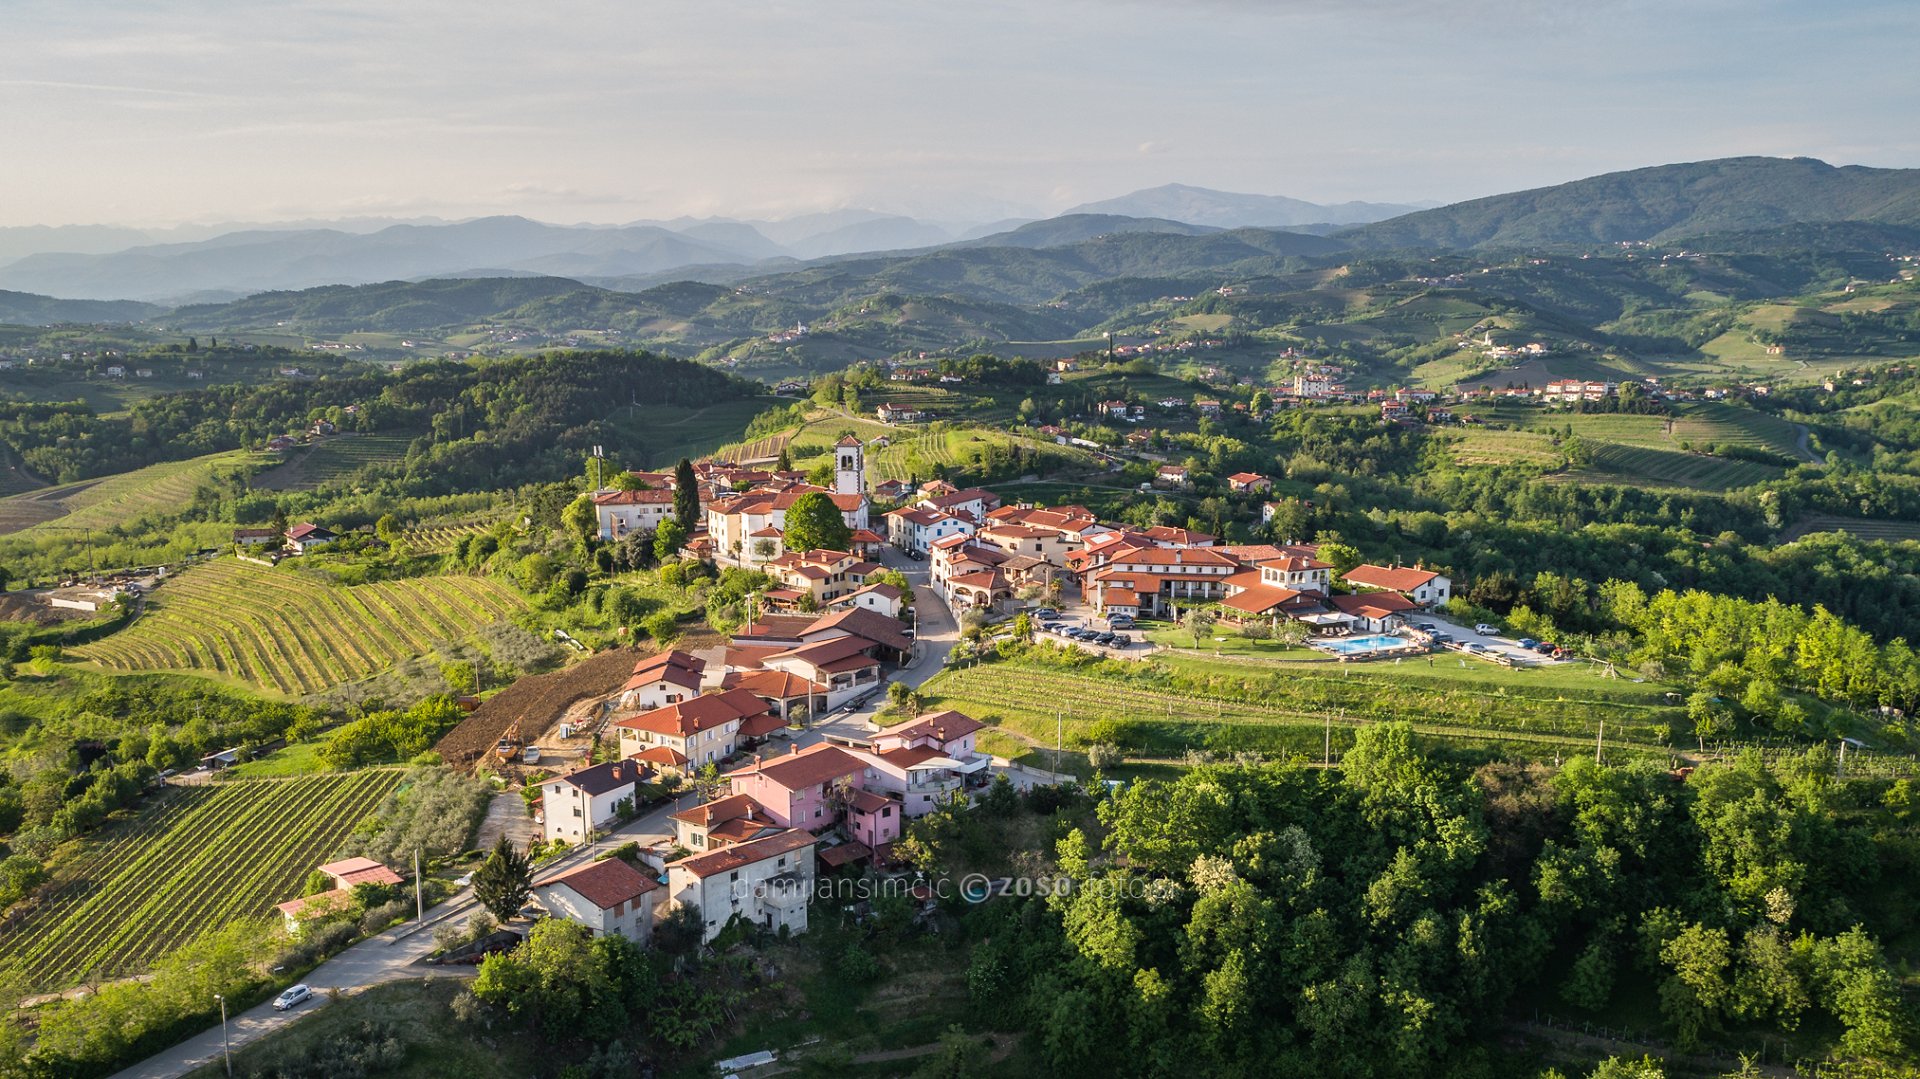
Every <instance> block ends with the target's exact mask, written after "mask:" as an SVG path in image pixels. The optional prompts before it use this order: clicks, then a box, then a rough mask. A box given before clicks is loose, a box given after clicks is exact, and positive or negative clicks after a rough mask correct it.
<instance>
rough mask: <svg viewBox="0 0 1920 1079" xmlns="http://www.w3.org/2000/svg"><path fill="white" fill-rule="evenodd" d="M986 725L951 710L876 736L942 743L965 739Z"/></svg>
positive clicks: (936, 713) (893, 728) (921, 718)
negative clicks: (934, 740)
mask: <svg viewBox="0 0 1920 1079" xmlns="http://www.w3.org/2000/svg"><path fill="white" fill-rule="evenodd" d="M986 726H987V725H986V724H985V723H982V722H980V721H979V720H977V719H975V718H973V717H972V716H970V715H967V714H966V713H964V712H955V711H953V710H951V709H949V710H947V711H945V712H935V713H934V714H932V715H930V716H921V717H920V718H919V719H915V720H909V721H908V722H906V723H902V724H900V725H899V726H895V727H888V728H887V729H885V730H883V731H879V732H878V733H876V734H875V737H876V738H909V739H911V738H938V739H939V740H940V741H942V742H951V741H953V740H954V739H956V738H965V737H966V736H967V735H969V734H972V733H974V732H975V731H981V730H985V729H986Z"/></svg>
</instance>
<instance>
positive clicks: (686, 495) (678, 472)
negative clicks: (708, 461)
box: [673, 457, 700, 532]
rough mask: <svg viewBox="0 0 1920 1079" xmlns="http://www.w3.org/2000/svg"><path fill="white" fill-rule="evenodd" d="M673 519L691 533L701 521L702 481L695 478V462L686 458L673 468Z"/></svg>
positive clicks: (681, 459)
mask: <svg viewBox="0 0 1920 1079" xmlns="http://www.w3.org/2000/svg"><path fill="white" fill-rule="evenodd" d="M673 519H674V520H676V521H679V522H680V527H681V528H684V529H686V530H687V531H689V532H691V531H693V526H694V525H695V524H697V523H698V522H699V519H700V481H699V480H697V479H695V478H694V475H693V462H692V461H689V460H687V459H686V458H685V457H682V458H680V463H679V464H677V465H674V466H673Z"/></svg>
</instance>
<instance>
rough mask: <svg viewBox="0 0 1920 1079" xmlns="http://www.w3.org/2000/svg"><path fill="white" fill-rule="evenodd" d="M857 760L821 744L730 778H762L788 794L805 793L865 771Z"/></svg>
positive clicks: (754, 765)
mask: <svg viewBox="0 0 1920 1079" xmlns="http://www.w3.org/2000/svg"><path fill="white" fill-rule="evenodd" d="M865 767H866V765H865V764H864V763H862V762H861V760H860V758H858V757H855V756H854V755H853V754H851V753H848V752H847V751H846V750H844V749H841V748H840V747H839V746H835V745H828V744H827V743H825V742H821V743H818V744H815V745H811V746H808V747H807V748H806V749H803V750H800V751H799V752H797V753H787V754H783V755H781V756H777V757H770V758H768V759H766V760H764V761H758V762H755V763H753V764H750V765H748V766H746V767H745V768H737V769H735V770H734V771H732V772H729V773H727V774H728V775H729V776H745V775H762V776H765V777H767V778H768V779H770V780H772V781H773V782H774V783H776V784H778V785H780V786H782V787H785V788H786V789H787V790H790V791H799V790H805V789H807V788H808V787H814V786H818V785H820V784H822V783H825V782H826V781H828V780H830V779H838V778H840V777H841V776H850V775H853V774H855V773H856V772H859V771H860V770H861V769H863V768H865Z"/></svg>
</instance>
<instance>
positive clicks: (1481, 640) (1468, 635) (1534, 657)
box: [1413, 614, 1568, 667]
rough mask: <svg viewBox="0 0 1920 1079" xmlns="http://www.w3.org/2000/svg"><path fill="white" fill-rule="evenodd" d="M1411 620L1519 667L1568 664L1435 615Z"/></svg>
mask: <svg viewBox="0 0 1920 1079" xmlns="http://www.w3.org/2000/svg"><path fill="white" fill-rule="evenodd" d="M1413 620H1414V621H1416V622H1432V623H1433V624H1434V625H1435V626H1437V627H1438V628H1439V629H1440V631H1441V632H1443V633H1451V634H1453V639H1454V640H1455V641H1458V642H1460V643H1462V644H1478V645H1481V646H1482V647H1484V648H1485V649H1486V650H1487V651H1488V652H1489V653H1491V654H1493V655H1496V656H1502V657H1505V658H1507V659H1511V660H1512V661H1513V662H1514V663H1515V664H1516V665H1519V666H1523V667H1550V666H1552V665H1554V664H1555V663H1563V662H1568V661H1566V660H1556V659H1554V658H1552V657H1551V656H1543V655H1541V654H1540V653H1538V652H1535V651H1534V650H1532V649H1530V648H1522V647H1520V645H1519V644H1518V643H1517V642H1515V641H1514V639H1513V638H1511V637H1502V636H1499V635H1498V634H1491V633H1475V632H1474V629H1473V627H1472V626H1463V625H1460V624H1458V623H1456V622H1449V621H1447V620H1446V619H1444V618H1440V617H1437V616H1435V615H1430V614H1425V615H1418V616H1416V617H1414V619H1413Z"/></svg>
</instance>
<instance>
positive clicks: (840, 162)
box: [0, 0, 1920, 225]
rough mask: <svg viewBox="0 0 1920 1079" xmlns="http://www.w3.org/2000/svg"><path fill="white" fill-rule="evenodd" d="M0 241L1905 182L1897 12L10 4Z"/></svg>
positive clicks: (1, 110)
mask: <svg viewBox="0 0 1920 1079" xmlns="http://www.w3.org/2000/svg"><path fill="white" fill-rule="evenodd" d="M5 24H6V30H5V36H6V44H7V48H6V60H5V62H4V64H0V147H4V152H0V225H19V224H35V223H44V224H61V223H93V222H113V223H129V224H140V225H163V224H170V223H176V222H181V221H202V222H204V221H222V220H277V219H286V218H296V217H307V216H321V217H331V216H345V215H382V216H385V215H393V216H411V215H439V216H446V217H464V216H473V215H477V214H486V213H522V214H526V215H527V216H531V217H537V218H540V219H543V220H550V221H599V222H612V221H630V220H635V219H642V218H666V217H672V216H676V215H680V214H693V215H707V214H726V215H736V216H784V215H788V214H792V213H800V212H807V211H812V210H821V209H832V208H839V207H844V206H864V207H874V208H879V209H885V210H892V211H898V212H905V213H913V214H916V215H919V216H923V217H928V218H931V219H938V220H949V221H980V220H987V219H992V218H996V217H1001V216H1013V215H1030V214H1036V213H1042V212H1046V213H1051V212H1056V211H1058V210H1060V209H1063V208H1065V207H1067V206H1070V205H1072V204H1074V203H1076V202H1081V201H1086V200H1091V199H1098V198H1105V197H1109V196H1112V195H1116V194H1121V193H1123V192H1126V191H1129V190H1133V189H1135V188H1140V187H1148V186H1153V185H1156V184H1161V183H1168V182H1175V181H1177V182H1183V183H1191V184H1198V185H1201V186H1206V187H1216V188H1222V189H1226V190H1234V191H1252V192H1260V193H1266V194H1281V195H1290V196H1293V197H1296V198H1305V199H1311V200H1314V201H1320V202H1338V201H1346V200H1349V199H1366V200H1375V201H1413V200H1426V199H1432V200H1443V201H1452V200H1456V199H1462V198H1471V197H1474V196H1478V195H1484V194H1492V193H1495V192H1500V191H1510V190H1516V189H1520V188H1525V187H1531V186H1539V185H1542V184H1550V183H1557V182H1560V181H1564V180H1570V179H1575V178H1578V177H1581V176H1588V175H1592V174H1595V173H1600V172H1606V171H1611V170H1615V169H1622V168H1633V167H1638V166H1642V165H1651V164H1660V163H1665V162H1671V161H1684V160H1697V159H1702V158H1710V157H1723V156H1730V155H1735V154H1769V155H1783V156H1789V155H1806V156H1813V157H1820V158H1824V159H1826V160H1829V161H1832V162H1834V163H1836V164H1866V165H1878V166H1888V167H1912V166H1920V122H1917V121H1916V117H1920V77H1916V76H1915V74H1914V68H1913V62H1912V56H1914V55H1917V54H1920V4H1914V3H1911V2H1909V0H1879V2H1876V0H1867V2H1860V3H1854V4H1851V5H1845V6H1842V5H1830V4H1816V3H1808V2H1791V3H1790V2H1782V0H1664V2H1654V0H1554V2H1525V0H1456V2H1453V3H1432V2H1414V0H1266V2H1252V0H1187V2H1160V3H1152V2H1146V0H1137V2H1136V0H1104V2H1094V0H1087V2H1080V0H1028V2H1024V3H1001V2H993V0H980V2H966V0H949V2H944V3H922V2H917V0H895V2H892V3H878V2H870V0H811V2H807V3H797V2H787V0H758V2H751V3H745V2H735V0H696V2H688V0H681V2H679V3H672V4H667V3H656V2H653V0H541V2H539V3H525V2H512V3H503V2H496V0H426V2H412V0H333V2H325V3H320V2H301V0H291V2H276V3H243V2H237V0H224V2H218V0H171V2H168V3H165V4H158V3H151V2H145V3H131V2H126V0H89V2H87V3H73V2H71V0H60V2H45V0H7V2H6V4H5Z"/></svg>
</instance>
